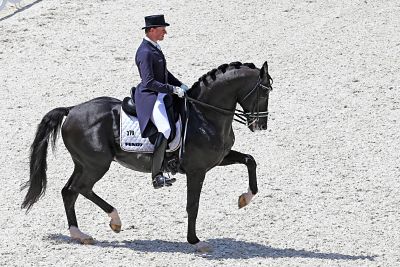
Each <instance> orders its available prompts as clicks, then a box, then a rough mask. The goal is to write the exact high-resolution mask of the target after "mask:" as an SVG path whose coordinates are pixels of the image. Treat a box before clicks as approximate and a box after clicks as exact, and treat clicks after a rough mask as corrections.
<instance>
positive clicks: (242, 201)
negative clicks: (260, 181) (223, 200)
mask: <svg viewBox="0 0 400 267" xmlns="http://www.w3.org/2000/svg"><path fill="white" fill-rule="evenodd" d="M254 196H255V195H253V193H252V192H251V191H250V189H249V191H248V192H247V193H243V194H242V195H241V196H240V197H239V201H238V206H239V209H241V208H243V207H245V206H247V205H248V204H250V202H251V200H252V199H253V197H254Z"/></svg>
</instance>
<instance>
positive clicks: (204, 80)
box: [192, 61, 256, 88]
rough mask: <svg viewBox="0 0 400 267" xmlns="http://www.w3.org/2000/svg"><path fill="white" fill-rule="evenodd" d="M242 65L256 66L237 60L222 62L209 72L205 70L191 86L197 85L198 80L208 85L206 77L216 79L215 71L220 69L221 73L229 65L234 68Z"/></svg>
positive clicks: (252, 67)
mask: <svg viewBox="0 0 400 267" xmlns="http://www.w3.org/2000/svg"><path fill="white" fill-rule="evenodd" d="M243 66H245V67H248V68H250V69H255V68H256V66H255V65H254V64H253V63H241V62H239V61H235V62H231V63H229V64H222V65H220V66H219V67H218V68H216V69H212V70H210V71H209V72H207V73H206V74H204V75H203V76H201V77H200V78H199V80H198V81H197V82H195V83H194V84H193V85H192V88H194V87H197V86H199V85H200V82H203V83H204V85H205V86H208V85H209V83H208V81H207V77H211V79H212V80H213V81H215V80H216V79H217V75H216V72H217V71H221V72H222V73H225V72H226V70H227V69H228V68H229V67H234V68H235V69H240V68H241V67H243Z"/></svg>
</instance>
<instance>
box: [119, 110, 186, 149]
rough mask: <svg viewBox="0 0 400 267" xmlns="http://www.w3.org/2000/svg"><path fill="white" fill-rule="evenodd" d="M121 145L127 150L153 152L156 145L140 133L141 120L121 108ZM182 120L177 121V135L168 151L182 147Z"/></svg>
mask: <svg viewBox="0 0 400 267" xmlns="http://www.w3.org/2000/svg"><path fill="white" fill-rule="evenodd" d="M120 122H121V123H120V125H121V126H120V146H121V149H122V150H124V151H126V152H138V153H153V151H154V145H153V144H152V143H150V140H149V139H148V138H143V137H142V136H141V133H140V128H139V121H138V119H137V118H136V117H134V116H130V115H128V114H126V113H125V111H123V110H122V108H121V119H120ZM181 126H182V124H181V120H180V119H179V120H178V122H177V123H176V136H175V138H174V140H172V142H170V143H169V145H168V148H167V152H172V151H175V150H177V149H178V148H179V147H180V141H181V140H180V137H181Z"/></svg>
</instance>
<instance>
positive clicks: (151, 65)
mask: <svg viewBox="0 0 400 267" xmlns="http://www.w3.org/2000/svg"><path fill="white" fill-rule="evenodd" d="M135 61H136V66H137V67H138V69H139V75H140V78H141V79H142V81H141V83H139V85H138V86H137V87H136V90H135V104H136V111H137V117H138V120H139V126H140V131H141V133H142V137H149V136H150V135H152V134H153V133H156V132H157V130H156V128H155V126H154V124H153V122H152V121H151V120H150V118H151V114H152V113H153V108H154V104H155V102H156V99H157V94H158V93H166V94H168V95H172V93H173V88H174V86H181V85H182V83H181V82H180V81H179V80H178V79H177V78H175V77H174V76H173V75H172V74H171V73H170V72H169V71H168V70H167V62H166V60H165V57H164V54H163V53H162V51H161V50H159V49H158V48H157V47H155V46H154V45H153V44H152V43H150V42H149V41H147V40H145V39H143V42H142V43H141V45H140V46H139V48H138V50H137V51H136V57H135Z"/></svg>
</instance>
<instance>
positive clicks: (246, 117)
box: [185, 74, 273, 126]
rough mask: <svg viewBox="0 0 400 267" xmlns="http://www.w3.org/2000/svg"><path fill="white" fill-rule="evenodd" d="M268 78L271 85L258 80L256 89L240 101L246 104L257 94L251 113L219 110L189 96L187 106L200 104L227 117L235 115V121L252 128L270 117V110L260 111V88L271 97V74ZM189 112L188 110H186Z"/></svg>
mask: <svg viewBox="0 0 400 267" xmlns="http://www.w3.org/2000/svg"><path fill="white" fill-rule="evenodd" d="M267 75H268V76H267V78H268V79H269V81H270V83H269V85H263V84H262V83H261V82H262V80H261V78H259V79H258V81H257V83H256V84H255V85H254V87H253V88H252V89H251V90H250V91H249V92H248V93H247V94H246V95H245V96H244V97H243V99H242V100H241V101H240V102H242V103H244V102H245V101H246V100H247V99H248V98H249V97H250V96H251V95H252V94H253V93H254V92H256V93H257V96H256V97H257V98H256V102H255V103H254V105H253V108H252V109H251V111H250V112H245V111H243V110H239V109H235V110H228V109H223V108H219V107H216V106H213V105H210V104H207V103H204V102H202V101H199V100H197V99H194V98H191V97H189V96H188V95H187V94H185V106H187V105H186V101H189V102H192V103H196V104H200V105H202V106H204V107H207V108H210V109H213V110H215V111H217V112H219V113H222V114H225V115H234V116H236V117H237V119H236V118H234V120H235V121H237V122H239V123H241V124H244V125H246V126H250V125H252V124H254V123H256V122H257V121H258V120H259V119H260V118H265V117H268V110H267V111H260V110H259V105H258V103H259V100H260V88H261V89H263V90H265V91H266V94H267V96H268V95H269V92H270V91H272V86H271V84H272V82H273V80H272V78H271V76H270V75H269V74H267ZM186 110H187V108H186Z"/></svg>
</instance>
